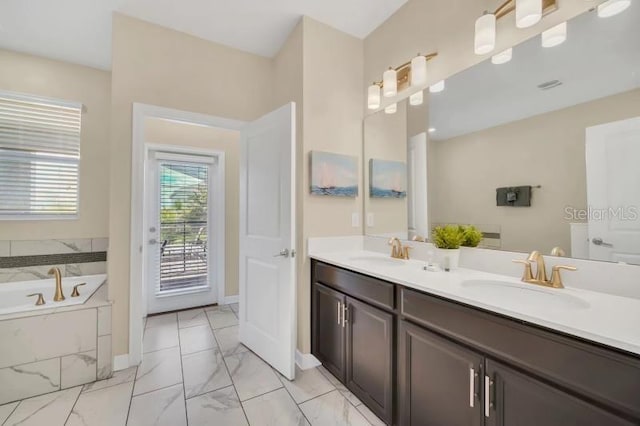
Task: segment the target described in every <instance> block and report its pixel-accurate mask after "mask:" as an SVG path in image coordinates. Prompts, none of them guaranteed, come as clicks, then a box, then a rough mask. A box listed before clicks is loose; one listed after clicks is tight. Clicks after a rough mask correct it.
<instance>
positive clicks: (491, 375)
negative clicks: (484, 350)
mask: <svg viewBox="0 0 640 426" xmlns="http://www.w3.org/2000/svg"><path fill="white" fill-rule="evenodd" d="M486 370H487V372H486V376H487V377H485V379H484V380H485V386H486V390H485V391H486V392H487V395H485V398H487V400H486V402H487V405H488V406H487V407H485V410H486V412H485V415H487V425H488V426H498V425H499V426H511V425H518V426H540V425H545V426H605V425H606V426H631V425H633V424H636V423H632V422H629V421H627V420H624V419H622V418H620V417H618V416H616V415H614V414H612V413H609V412H607V411H604V410H602V409H600V408H599V407H597V406H595V405H591V404H589V403H588V402H586V401H583V400H581V399H578V398H576V397H574V396H572V395H570V394H568V393H565V392H563V391H561V390H559V389H556V388H555V387H553V386H550V385H547V384H545V383H542V382H540V381H538V380H537V379H535V378H533V377H530V376H528V375H525V374H522V373H520V372H518V371H515V370H513V369H511V368H509V367H507V366H505V365H503V364H500V363H499V362H496V361H492V360H489V359H488V360H487V361H486Z"/></svg>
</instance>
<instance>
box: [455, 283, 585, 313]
mask: <svg viewBox="0 0 640 426" xmlns="http://www.w3.org/2000/svg"><path fill="white" fill-rule="evenodd" d="M461 285H462V287H464V288H465V292H469V293H470V294H472V295H473V296H474V297H475V298H482V299H486V300H489V301H505V300H506V301H509V302H515V303H518V302H519V303H523V304H536V305H540V306H544V307H547V308H550V309H573V310H578V309H587V308H589V306H590V305H589V303H587V302H586V301H584V300H582V299H580V298H579V297H576V296H574V295H572V294H567V293H565V292H564V290H563V289H547V288H544V287H539V286H536V285H534V284H516V283H512V282H509V281H499V280H496V281H493V280H468V281H463V282H462V283H461Z"/></svg>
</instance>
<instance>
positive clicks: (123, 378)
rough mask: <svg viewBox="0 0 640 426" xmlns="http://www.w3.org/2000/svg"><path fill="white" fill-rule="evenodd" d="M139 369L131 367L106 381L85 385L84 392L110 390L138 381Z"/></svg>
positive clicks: (116, 373) (115, 373)
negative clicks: (109, 388)
mask: <svg viewBox="0 0 640 426" xmlns="http://www.w3.org/2000/svg"><path fill="white" fill-rule="evenodd" d="M137 370H138V367H130V368H127V369H126V370H120V371H116V372H114V373H113V375H112V376H111V377H110V378H108V379H106V380H99V381H97V382H93V383H89V384H87V385H84V387H83V388H82V392H92V391H96V390H100V389H104V388H108V387H111V386H115V385H120V384H122V383H127V382H133V381H134V380H135V379H136V371H137Z"/></svg>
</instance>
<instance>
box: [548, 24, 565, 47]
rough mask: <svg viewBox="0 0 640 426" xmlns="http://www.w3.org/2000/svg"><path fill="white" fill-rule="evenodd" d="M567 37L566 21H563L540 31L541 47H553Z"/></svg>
mask: <svg viewBox="0 0 640 426" xmlns="http://www.w3.org/2000/svg"><path fill="white" fill-rule="evenodd" d="M566 39H567V23H566V22H563V23H562V24H558V25H556V26H555V27H553V28H549V29H548V30H547V31H543V33H542V47H554V46H557V45H559V44H562V43H564V42H565V40H566Z"/></svg>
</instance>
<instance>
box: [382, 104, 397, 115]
mask: <svg viewBox="0 0 640 426" xmlns="http://www.w3.org/2000/svg"><path fill="white" fill-rule="evenodd" d="M396 111H398V104H391V105H389V106H388V107H386V108H385V109H384V112H385V113H387V114H395V113H396Z"/></svg>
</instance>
